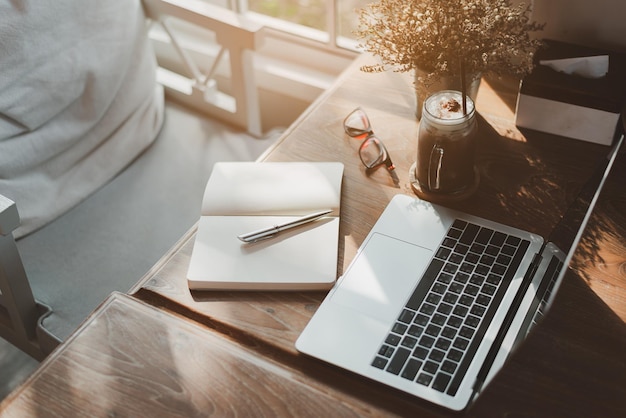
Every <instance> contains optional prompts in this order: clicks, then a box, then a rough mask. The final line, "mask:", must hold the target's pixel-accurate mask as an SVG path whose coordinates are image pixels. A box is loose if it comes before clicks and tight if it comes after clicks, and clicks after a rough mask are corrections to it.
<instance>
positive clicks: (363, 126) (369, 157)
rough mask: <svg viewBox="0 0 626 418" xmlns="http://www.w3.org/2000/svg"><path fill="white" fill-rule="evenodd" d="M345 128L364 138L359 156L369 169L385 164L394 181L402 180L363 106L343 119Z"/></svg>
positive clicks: (355, 135) (352, 134) (350, 133)
mask: <svg viewBox="0 0 626 418" xmlns="http://www.w3.org/2000/svg"><path fill="white" fill-rule="evenodd" d="M343 129H344V130H345V131H346V133H347V134H348V135H349V136H350V137H352V138H357V139H363V142H362V143H361V146H360V147H359V157H360V158H361V162H363V165H364V166H365V167H366V168H367V169H368V170H373V169H375V168H378V167H380V166H381V165H383V164H384V165H385V167H386V168H387V170H388V171H389V174H390V175H391V177H392V179H393V181H394V183H396V184H398V183H399V182H400V180H399V179H398V175H397V174H396V172H395V169H396V167H395V166H394V165H393V162H392V161H391V157H390V156H389V152H388V151H387V148H385V145H384V144H383V142H382V141H381V140H380V139H378V137H377V136H376V135H375V134H374V131H372V127H371V125H370V120H369V118H368V117H367V115H366V114H365V111H364V110H363V109H362V108H360V107H357V108H356V109H354V110H353V111H352V113H350V114H349V115H348V116H346V118H345V119H344V120H343Z"/></svg>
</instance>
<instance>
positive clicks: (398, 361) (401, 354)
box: [386, 347, 411, 374]
mask: <svg viewBox="0 0 626 418" xmlns="http://www.w3.org/2000/svg"><path fill="white" fill-rule="evenodd" d="M410 354H411V351H410V350H407V349H406V348H403V347H400V348H398V350H397V351H396V354H394V355H393V357H392V358H391V361H390V362H389V366H387V369H386V370H387V371H388V372H389V373H392V374H400V371H401V370H402V367H404V363H406V361H407V359H408V358H409V355H410Z"/></svg>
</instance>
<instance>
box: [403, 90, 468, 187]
mask: <svg viewBox="0 0 626 418" xmlns="http://www.w3.org/2000/svg"><path fill="white" fill-rule="evenodd" d="M463 108H464V106H463V97H462V94H461V92H459V91H456V90H443V91H439V92H437V93H434V94H433V95H431V96H430V97H428V98H427V99H426V101H425V102H424V107H423V111H422V119H421V121H420V126H419V130H418V139H417V160H416V163H415V173H414V175H415V179H416V180H417V182H418V183H419V187H420V188H421V189H422V191H423V192H426V193H432V194H446V195H454V194H464V193H466V192H467V191H468V190H470V189H472V188H474V186H475V185H476V182H477V174H476V170H475V168H474V165H475V164H474V161H475V156H474V154H475V148H476V134H477V130H478V127H477V126H478V124H477V122H476V114H475V113H476V112H475V108H474V102H473V101H472V99H471V98H469V97H466V104H465V110H464V109H463Z"/></svg>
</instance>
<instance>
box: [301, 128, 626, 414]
mask: <svg viewBox="0 0 626 418" xmlns="http://www.w3.org/2000/svg"><path fill="white" fill-rule="evenodd" d="M622 139H623V137H622V138H620V141H619V144H617V143H616V145H615V147H614V149H613V152H612V153H611V154H610V155H609V158H608V159H607V163H606V167H602V170H600V172H601V173H600V174H601V175H600V179H599V180H598V181H597V182H596V184H595V185H593V190H594V192H595V194H594V195H593V199H591V200H592V202H591V203H592V204H591V205H589V208H588V209H587V211H586V213H583V215H584V221H582V225H581V226H580V227H579V228H578V230H577V231H575V235H576V236H575V239H573V242H572V243H571V244H576V243H577V242H578V240H579V239H580V235H581V234H582V230H583V228H584V225H585V224H586V221H587V219H588V218H589V215H590V213H591V208H592V207H593V204H594V203H595V200H596V199H597V196H598V194H599V191H600V189H601V185H602V184H603V182H604V179H605V178H606V175H607V174H608V171H609V170H610V166H611V164H612V162H613V160H614V158H615V155H616V151H617V149H618V147H619V145H621V140H622ZM469 224H471V225H474V226H472V228H473V232H472V233H471V234H470V233H467V234H466V233H464V232H463V231H461V232H459V230H461V229H463V228H469V227H466V225H469ZM458 225H461V226H458ZM450 231H452V232H450ZM476 231H480V232H476ZM490 231H491V232H490ZM493 231H496V232H493ZM502 234H504V235H505V236H506V237H508V238H506V239H507V240H508V241H509V242H511V243H516V242H517V241H518V240H519V241H520V242H521V243H522V244H521V246H519V247H515V251H514V250H513V249H512V244H511V245H509V244H506V243H505V244H504V245H502V246H501V248H500V250H499V251H500V253H499V254H498V253H496V250H495V249H493V248H491V247H493V246H492V245H491V244H490V243H489V242H490V241H489V239H492V240H493V241H494V242H495V241H501V240H502V238H501V235H502ZM450 235H452V236H453V237H457V238H458V237H459V236H461V235H462V236H463V237H464V236H465V235H474V236H475V239H477V240H478V236H480V235H482V236H483V237H482V238H480V239H479V241H480V243H478V244H476V243H469V242H467V243H466V244H463V245H461V244H459V243H458V242H456V243H455V242H454V241H450ZM496 235H497V236H498V237H500V239H499V240H496V239H495V237H496ZM463 237H460V238H459V239H463ZM489 237H490V238H489ZM448 241H450V242H452V243H449V242H448ZM456 247H460V248H461V250H460V251H461V255H459V254H455V253H454V248H456ZM483 247H489V250H493V251H492V252H493V254H492V255H490V256H489V255H487V256H484V258H482V257H483V255H482V254H478V255H477V254H474V253H473V251H476V252H478V251H479V250H481V249H484V248H483ZM442 248H443V250H442ZM475 248H478V249H476V250H475ZM574 248H575V245H572V248H571V249H570V248H567V249H566V250H565V251H563V250H561V249H559V247H558V246H556V245H555V244H554V243H551V242H548V243H545V244H544V240H543V238H542V237H540V236H537V235H535V234H531V233H529V232H525V231H522V230H519V229H515V228H511V227H508V226H506V225H502V224H499V223H495V222H492V221H489V220H487V219H482V218H478V217H474V216H471V215H468V214H465V213H463V212H459V211H455V210H451V209H448V208H445V207H442V206H439V205H435V204H431V203H429V202H426V201H422V200H420V199H417V198H415V197H412V196H408V195H402V194H399V195H396V196H395V197H394V198H393V199H392V200H391V201H390V203H389V204H388V206H387V207H386V209H385V210H384V212H383V213H382V214H381V216H380V218H379V219H378V221H377V222H376V224H375V225H374V226H373V228H372V230H371V231H370V232H369V234H368V235H367V237H366V238H365V240H364V242H363V244H362V245H361V247H360V248H359V250H358V252H357V254H356V256H355V258H354V259H353V261H352V262H351V263H350V265H349V266H348V268H347V269H346V271H345V272H344V274H343V276H342V277H340V278H339V280H338V281H337V283H336V285H335V286H334V287H333V288H332V289H331V290H330V292H329V293H328V295H327V296H326V298H325V299H324V301H323V302H322V304H321V305H320V307H319V308H318V310H317V311H316V313H315V314H314V316H313V317H312V318H311V320H310V322H309V323H308V325H307V326H306V328H305V329H304V331H303V332H302V333H301V335H300V336H299V338H298V340H297V341H296V348H297V350H298V351H300V352H302V353H305V354H308V355H310V356H313V357H316V358H318V359H321V360H324V361H326V362H328V363H331V364H334V365H336V366H339V367H341V368H344V369H347V370H350V371H352V372H354V373H357V374H359V375H362V376H365V377H367V378H370V379H373V380H375V381H378V382H381V383H383V384H386V385H389V386H391V387H394V388H396V389H399V390H401V391H404V392H408V393H410V394H413V395H415V396H418V397H420V398H423V399H426V400H428V401H431V402H433V403H435V404H438V405H441V406H444V407H446V408H450V409H453V410H462V409H464V408H466V407H467V406H468V404H469V403H470V401H471V400H472V399H473V398H474V397H475V396H476V395H477V394H478V393H479V392H480V390H481V388H482V387H484V385H485V384H486V383H488V382H489V381H490V380H491V378H492V377H493V376H494V375H495V373H496V372H497V371H498V370H499V369H500V368H501V367H502V366H503V364H504V362H505V360H506V358H507V357H508V355H509V354H510V352H511V351H512V350H513V349H514V348H515V347H516V345H517V344H518V343H519V342H520V341H521V340H523V338H524V337H525V335H526V334H527V333H528V331H529V330H530V328H531V327H532V325H533V324H534V323H536V322H537V321H538V320H539V319H540V317H541V316H542V315H543V314H544V313H545V311H546V310H547V307H548V305H549V303H550V302H551V300H552V299H553V298H554V293H556V290H557V289H558V286H559V284H560V281H561V280H562V277H563V274H564V272H565V270H566V269H564V268H562V267H563V266H564V265H565V266H566V265H567V263H569V260H570V259H571V256H572V254H573V251H574ZM507 255H508V258H507ZM470 257H471V261H472V262H469V261H468V260H470ZM477 257H478V258H477ZM509 258H515V260H513V261H514V263H512V264H511V265H510V266H509V267H505V266H503V264H501V263H500V262H502V263H505V261H502V260H506V261H511V260H509ZM437 259H439V261H437ZM433 265H436V266H437V268H436V269H434V267H433ZM507 269H508V270H507ZM433 271H435V272H434V273H433ZM495 273H498V275H499V276H500V277H501V280H500V281H499V283H498V280H499V279H498V277H497V276H498V275H496V274H495ZM426 277H430V279H427V278H426ZM458 277H461V279H459V280H460V281H459V282H457V279H458ZM440 281H441V282H440ZM466 290H468V291H469V295H466V294H465V293H464V292H465V291H466ZM416 294H417V296H415V295H416ZM460 301H462V303H460ZM481 315H482V316H481ZM425 318H428V320H427V319H425Z"/></svg>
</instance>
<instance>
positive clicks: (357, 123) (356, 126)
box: [343, 108, 371, 136]
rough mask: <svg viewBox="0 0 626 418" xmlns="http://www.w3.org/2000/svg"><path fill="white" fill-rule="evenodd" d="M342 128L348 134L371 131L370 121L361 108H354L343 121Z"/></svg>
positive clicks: (356, 134) (355, 134) (353, 134)
mask: <svg viewBox="0 0 626 418" xmlns="http://www.w3.org/2000/svg"><path fill="white" fill-rule="evenodd" d="M343 128H344V130H345V131H346V133H347V134H348V135H350V136H361V135H364V134H367V133H370V132H371V126H370V121H369V119H368V118H367V115H366V114H365V112H364V111H363V110H362V109H360V108H359V109H356V110H354V111H353V112H352V113H350V114H349V115H348V116H347V117H346V119H345V120H344V121H343Z"/></svg>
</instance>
